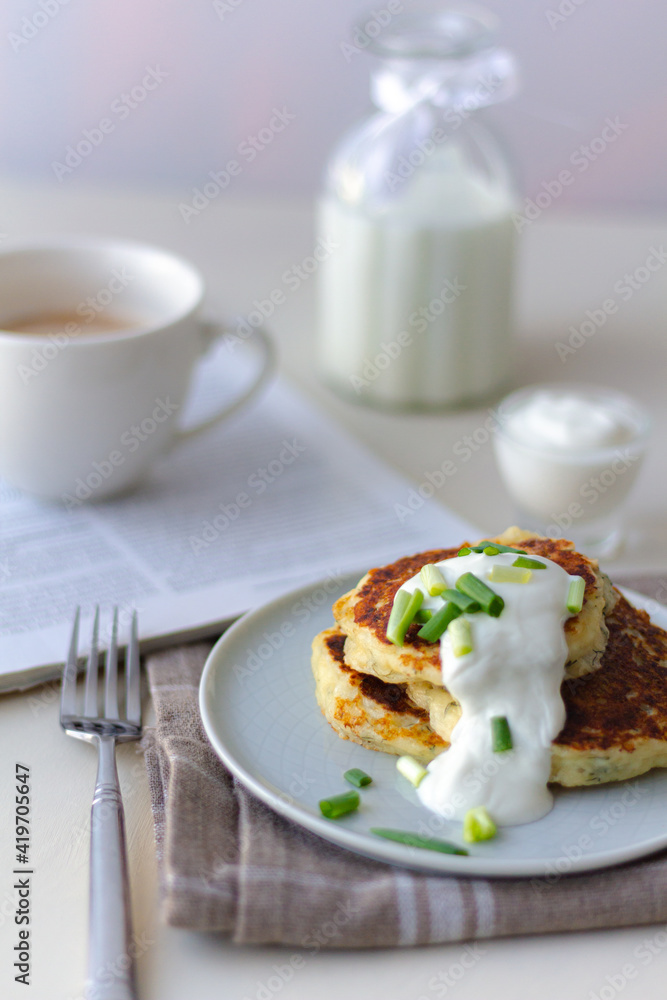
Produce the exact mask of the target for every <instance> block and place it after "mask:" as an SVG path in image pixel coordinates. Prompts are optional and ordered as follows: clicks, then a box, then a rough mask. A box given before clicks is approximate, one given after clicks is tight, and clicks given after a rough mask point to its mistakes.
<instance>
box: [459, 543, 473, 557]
mask: <svg viewBox="0 0 667 1000" xmlns="http://www.w3.org/2000/svg"><path fill="white" fill-rule="evenodd" d="M471 552H472V549H470V548H468V546H467V545H464V546H463V548H462V549H459V551H458V553H457V555H460V556H469V555H470V553H471Z"/></svg>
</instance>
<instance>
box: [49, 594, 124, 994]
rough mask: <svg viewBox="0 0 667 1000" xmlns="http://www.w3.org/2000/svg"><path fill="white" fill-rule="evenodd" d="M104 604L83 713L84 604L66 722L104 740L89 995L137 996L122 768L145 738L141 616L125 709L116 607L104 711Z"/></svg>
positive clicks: (69, 674)
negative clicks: (125, 756)
mask: <svg viewBox="0 0 667 1000" xmlns="http://www.w3.org/2000/svg"><path fill="white" fill-rule="evenodd" d="M99 619H100V609H99V607H97V608H96V609H95V620H94V623H93V634H92V639H91V644H90V653H89V654H88V662H87V665H86V681H85V693H84V704H83V712H82V713H80V714H77V711H76V700H77V699H76V675H77V647H78V643H79V610H78V609H77V612H76V615H75V618H74V625H73V628H72V639H71V642H70V648H69V654H68V657H67V663H66V664H65V668H64V670H63V683H62V697H61V702H60V725H61V726H62V727H63V729H64V730H65V732H66V733H67V734H68V735H69V736H75V737H77V738H78V739H81V740H87V741H88V742H89V743H96V744H97V747H98V752H99V760H98V768H97V784H96V785H95V794H94V796H93V806H92V810H91V814H90V916H89V928H90V940H89V949H88V977H87V980H86V998H88V1000H136V995H137V994H136V988H135V976H134V961H133V954H132V948H131V933H132V930H131V920H130V892H129V880H128V875H127V854H126V850H125V823H124V815H123V802H122V799H121V795H120V786H119V784H118V772H117V770H116V743H119V742H126V741H127V740H137V739H139V737H140V736H141V696H140V677H139V643H138V639H137V614H136V611H135V612H134V614H133V616H132V631H131V637H130V642H129V644H128V647H127V652H126V657H125V679H126V696H125V714H124V718H121V717H120V710H119V707H118V646H117V635H118V608H115V609H114V613H113V624H112V628H111V639H110V642H109V648H108V650H107V654H106V657H105V670H104V712H103V714H100V713H99V711H98V690H97V688H98V672H99V670H98V664H99V653H98V636H99Z"/></svg>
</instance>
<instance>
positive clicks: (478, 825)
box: [463, 806, 498, 844]
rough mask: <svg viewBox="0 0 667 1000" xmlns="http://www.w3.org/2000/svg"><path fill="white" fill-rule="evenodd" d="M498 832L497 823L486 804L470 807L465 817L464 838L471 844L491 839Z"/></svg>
mask: <svg viewBox="0 0 667 1000" xmlns="http://www.w3.org/2000/svg"><path fill="white" fill-rule="evenodd" d="M497 832H498V830H497V828H496V824H495V823H494V822H493V820H492V819H491V817H490V816H489V814H488V812H487V811H486V808H485V807H484V806H475V808H474V809H468V812H467V813H466V814H465V816H464V817H463V839H464V840H466V841H467V842H468V843H469V844H476V843H477V842H478V841H480V840H491V839H492V838H493V837H495V835H496V833H497Z"/></svg>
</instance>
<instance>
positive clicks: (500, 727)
mask: <svg viewBox="0 0 667 1000" xmlns="http://www.w3.org/2000/svg"><path fill="white" fill-rule="evenodd" d="M513 747H514V744H513V743H512V733H511V732H510V724H509V722H508V721H507V719H506V718H505V716H504V715H494V716H493V717H492V719H491V749H492V750H493V752H494V753H505V751H506V750H512V749H513Z"/></svg>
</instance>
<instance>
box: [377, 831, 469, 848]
mask: <svg viewBox="0 0 667 1000" xmlns="http://www.w3.org/2000/svg"><path fill="white" fill-rule="evenodd" d="M371 833H374V834H375V836H376V837H384V839H385V840H395V841H396V843H398V844H407V846H408V847H423V848H425V849H426V850H427V851H440V853H441V854H467V853H468V852H467V851H466V849H465V847H457V845H456V844H450V843H449V841H448V840H438V839H437V837H421V836H420V835H419V834H418V833H408V832H407V831H404V830H387V829H386V828H384V827H377V826H375V827H371Z"/></svg>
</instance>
